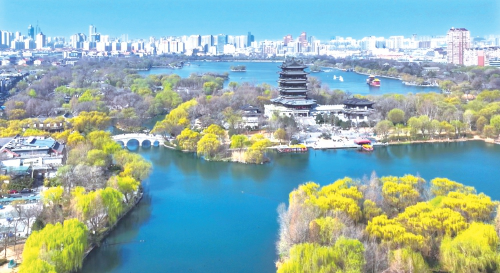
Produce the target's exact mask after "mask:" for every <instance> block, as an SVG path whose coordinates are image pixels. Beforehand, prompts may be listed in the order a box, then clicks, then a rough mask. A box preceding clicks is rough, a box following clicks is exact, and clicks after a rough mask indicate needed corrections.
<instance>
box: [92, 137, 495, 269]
mask: <svg viewBox="0 0 500 273" xmlns="http://www.w3.org/2000/svg"><path fill="white" fill-rule="evenodd" d="M136 151H137V152H138V153H139V154H141V155H142V156H143V157H145V158H146V159H147V160H149V161H151V162H152V163H153V166H154V167H153V172H152V174H151V176H150V177H149V179H148V180H146V181H145V182H144V188H145V192H146V195H145V198H144V199H143V200H142V201H141V203H140V204H139V205H138V207H136V208H135V209H134V210H133V211H132V212H131V213H130V214H129V215H128V216H127V217H125V218H124V219H123V220H122V221H121V222H120V223H119V224H118V226H117V228H116V229H115V230H114V231H113V232H112V233H111V235H110V236H109V237H108V238H107V240H106V243H107V246H102V247H101V248H99V249H96V250H95V251H94V252H92V253H91V254H90V256H89V257H88V259H87V260H86V261H85V263H84V267H83V269H82V272H84V273H91V272H92V273H93V272H112V273H122V272H123V273H125V272H127V273H129V272H207V273H208V272H214V273H216V272H217V273H219V272H256V273H257V272H258V273H261V272H275V271H276V268H275V265H274V261H275V260H276V259H277V256H276V251H275V242H276V240H277V236H278V223H277V212H276V208H277V207H278V205H279V204H280V203H282V202H285V203H288V194H289V193H290V191H292V190H293V189H294V188H296V187H297V186H298V185H300V184H301V183H304V182H307V181H315V182H317V183H319V184H321V185H325V184H328V183H331V182H334V181H335V180H336V179H338V178H343V177H345V176H350V177H353V178H362V177H363V176H368V177H369V176H370V175H371V173H372V172H373V171H375V172H376V173H377V174H378V175H379V176H384V175H397V176H402V175H404V174H414V175H416V174H419V175H420V176H422V177H423V178H424V179H426V180H427V181H430V180H431V179H432V178H435V177H448V178H450V179H452V180H455V181H458V182H461V183H464V184H466V185H471V186H474V187H476V189H477V190H478V192H485V193H486V194H487V195H489V196H491V197H492V198H493V199H496V200H499V199H500V187H499V186H498V185H497V184H498V183H499V182H500V180H499V177H500V169H499V168H498V161H499V159H500V145H495V144H487V143H484V142H480V141H468V142H455V143H436V144H413V145H394V146H384V147H376V149H375V151H373V152H372V153H362V152H358V151H357V150H352V149H350V150H326V151H320V150H318V151H315V150H310V151H309V152H308V153H303V154H275V153H272V154H271V155H270V156H271V158H272V161H271V163H269V164H264V165H247V164H238V163H226V162H208V161H204V160H201V159H199V158H196V157H195V156H194V155H193V154H187V153H182V152H178V151H173V150H168V149H165V148H163V147H156V148H155V147H152V148H145V149H143V148H139V149H137V150H136ZM141 240H143V241H141Z"/></svg>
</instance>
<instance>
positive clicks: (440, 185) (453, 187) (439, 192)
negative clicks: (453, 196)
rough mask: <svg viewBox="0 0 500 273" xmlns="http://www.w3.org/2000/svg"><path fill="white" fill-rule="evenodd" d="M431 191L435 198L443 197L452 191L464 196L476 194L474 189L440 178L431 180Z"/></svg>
mask: <svg viewBox="0 0 500 273" xmlns="http://www.w3.org/2000/svg"><path fill="white" fill-rule="evenodd" d="M431 191H432V194H434V195H435V196H445V195H448V193H450V192H452V191H454V192H461V193H466V194H474V193H476V190H475V189H474V187H466V186H464V185H463V184H460V183H457V182H455V181H452V180H450V179H448V178H441V177H438V178H434V179H432V180H431Z"/></svg>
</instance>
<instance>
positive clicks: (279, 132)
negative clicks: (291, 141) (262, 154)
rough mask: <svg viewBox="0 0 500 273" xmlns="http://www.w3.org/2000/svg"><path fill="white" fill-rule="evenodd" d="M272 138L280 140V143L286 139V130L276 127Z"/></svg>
mask: <svg viewBox="0 0 500 273" xmlns="http://www.w3.org/2000/svg"><path fill="white" fill-rule="evenodd" d="M274 138H276V139H278V140H279V141H280V144H281V141H282V140H285V139H286V131H285V129H283V128H278V130H276V131H275V132H274Z"/></svg>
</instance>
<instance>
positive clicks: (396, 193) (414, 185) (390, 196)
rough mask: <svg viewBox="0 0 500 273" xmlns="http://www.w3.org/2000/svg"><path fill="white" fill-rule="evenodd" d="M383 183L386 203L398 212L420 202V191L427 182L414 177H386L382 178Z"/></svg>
mask: <svg viewBox="0 0 500 273" xmlns="http://www.w3.org/2000/svg"><path fill="white" fill-rule="evenodd" d="M380 181H381V182H382V183H383V186H382V196H383V197H384V202H386V204H387V205H388V206H389V207H390V208H392V209H395V210H396V211H397V212H401V211H403V210H404V209H405V208H406V207H408V206H411V205H414V204H416V203H417V202H418V201H419V200H420V189H421V188H422V185H423V184H424V183H425V181H424V180H423V179H421V178H418V177H415V176H413V175H406V176H403V177H400V178H398V177H395V176H386V177H382V178H380Z"/></svg>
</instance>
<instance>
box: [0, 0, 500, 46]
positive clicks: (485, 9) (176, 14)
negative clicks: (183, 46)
mask: <svg viewBox="0 0 500 273" xmlns="http://www.w3.org/2000/svg"><path fill="white" fill-rule="evenodd" d="M37 20H38V25H39V26H40V28H41V29H42V31H43V32H44V33H45V34H46V35H48V36H70V35H72V34H74V33H78V32H82V33H85V34H88V26H89V25H90V24H94V25H95V26H96V27H97V31H98V32H99V33H101V34H109V35H111V36H112V37H119V36H120V35H121V34H125V33H127V34H129V38H130V39H134V38H148V37H149V36H156V37H161V36H170V35H190V34H202V35H203V34H218V33H224V34H232V35H241V34H246V32H248V31H251V32H252V33H253V34H254V35H255V38H256V39H257V40H263V39H281V38H282V37H283V36H285V35H286V34H292V35H293V36H294V37H297V36H298V35H299V34H300V32H302V31H306V32H307V33H308V35H314V36H316V37H317V38H319V39H327V38H330V37H332V36H336V35H338V36H352V37H354V38H361V37H364V36H369V35H375V36H386V37H388V36H391V35H405V36H409V35H411V34H413V33H416V34H418V35H444V34H446V31H447V30H448V29H449V28H450V27H465V28H467V29H469V30H470V31H471V35H472V36H474V37H475V36H484V35H488V34H500V0H378V1H373V0H348V1H346V0H315V1H308V0H254V1H251V0H247V1H245V0H212V1H206V0H204V1H198V0H178V1H169V0H166V1H152V0H142V1H130V0H120V1H115V0H113V1H105V0H101V1H97V0H79V1H74V0H0V29H1V30H9V31H21V33H23V34H26V30H27V27H28V25H29V24H33V25H36V23H37Z"/></svg>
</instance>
